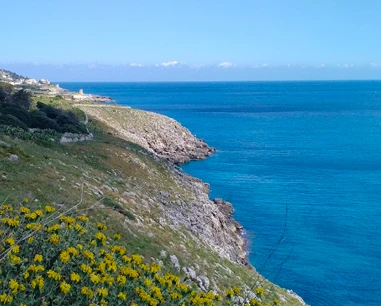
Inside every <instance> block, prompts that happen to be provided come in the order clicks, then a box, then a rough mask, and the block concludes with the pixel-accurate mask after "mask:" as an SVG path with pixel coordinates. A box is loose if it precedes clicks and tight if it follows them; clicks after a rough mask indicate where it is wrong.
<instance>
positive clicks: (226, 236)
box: [159, 166, 248, 265]
mask: <svg viewBox="0 0 381 306" xmlns="http://www.w3.org/2000/svg"><path fill="white" fill-rule="evenodd" d="M171 171H172V173H173V175H174V176H175V178H176V181H177V183H178V184H181V185H183V186H184V187H185V188H187V189H188V190H191V191H192V194H193V195H192V196H191V197H189V198H188V199H184V197H179V196H178V195H177V194H170V193H163V192H159V201H160V203H161V204H162V206H161V208H162V210H163V215H164V216H166V218H167V219H168V222H167V223H168V224H172V227H174V228H177V229H179V230H180V229H181V228H182V227H185V228H186V229H188V230H189V231H190V232H192V233H193V234H194V240H195V241H199V242H200V243H202V244H204V245H206V246H208V247H210V248H211V249H212V250H214V251H216V252H217V253H218V254H219V255H220V256H221V257H224V258H227V259H229V260H230V261H232V262H235V263H239V264H244V265H246V264H247V263H248V262H247V253H246V251H245V248H244V245H245V241H244V239H243V238H242V226H241V225H240V224H239V223H238V222H237V221H236V220H234V218H233V217H232V214H233V206H232V205H231V204H230V203H229V202H226V201H224V200H223V199H214V200H210V198H209V185H208V184H204V183H203V182H202V181H201V180H199V179H197V178H194V177H192V176H189V175H187V174H185V173H183V172H182V170H181V169H179V168H178V167H176V166H174V167H173V168H172V169H171Z"/></svg>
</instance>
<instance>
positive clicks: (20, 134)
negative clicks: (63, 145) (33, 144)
mask: <svg viewBox="0 0 381 306" xmlns="http://www.w3.org/2000/svg"><path fill="white" fill-rule="evenodd" d="M0 134H4V135H7V136H10V137H12V138H19V139H23V140H38V141H42V142H44V143H47V142H51V140H52V139H53V140H54V141H55V140H58V138H59V134H57V132H56V131H53V130H43V131H35V132H33V133H32V132H29V131H25V130H23V129H21V128H19V127H13V126H9V125H2V124H0Z"/></svg>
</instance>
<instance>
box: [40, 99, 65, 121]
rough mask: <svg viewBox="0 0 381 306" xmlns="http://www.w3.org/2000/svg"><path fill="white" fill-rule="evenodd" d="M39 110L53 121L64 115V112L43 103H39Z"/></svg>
mask: <svg viewBox="0 0 381 306" xmlns="http://www.w3.org/2000/svg"><path fill="white" fill-rule="evenodd" d="M37 108H38V109H39V110H40V111H41V112H44V113H45V114H46V116H48V117H49V118H51V119H55V118H57V117H58V116H59V115H61V114H62V113H63V112H62V110H60V109H58V108H55V107H52V106H49V105H46V104H45V103H42V102H37Z"/></svg>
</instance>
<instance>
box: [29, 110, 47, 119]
mask: <svg viewBox="0 0 381 306" xmlns="http://www.w3.org/2000/svg"><path fill="white" fill-rule="evenodd" d="M30 115H31V116H43V117H47V116H46V114H45V113H44V112H42V111H39V110H32V111H31V112H30Z"/></svg>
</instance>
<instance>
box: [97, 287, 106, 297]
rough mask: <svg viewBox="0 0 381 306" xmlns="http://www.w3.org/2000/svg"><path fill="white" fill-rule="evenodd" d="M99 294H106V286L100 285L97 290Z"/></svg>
mask: <svg viewBox="0 0 381 306" xmlns="http://www.w3.org/2000/svg"><path fill="white" fill-rule="evenodd" d="M97 294H98V295H99V296H108V291H107V289H106V288H104V287H102V288H99V289H98V290H97Z"/></svg>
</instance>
